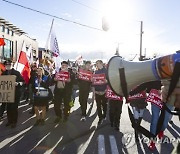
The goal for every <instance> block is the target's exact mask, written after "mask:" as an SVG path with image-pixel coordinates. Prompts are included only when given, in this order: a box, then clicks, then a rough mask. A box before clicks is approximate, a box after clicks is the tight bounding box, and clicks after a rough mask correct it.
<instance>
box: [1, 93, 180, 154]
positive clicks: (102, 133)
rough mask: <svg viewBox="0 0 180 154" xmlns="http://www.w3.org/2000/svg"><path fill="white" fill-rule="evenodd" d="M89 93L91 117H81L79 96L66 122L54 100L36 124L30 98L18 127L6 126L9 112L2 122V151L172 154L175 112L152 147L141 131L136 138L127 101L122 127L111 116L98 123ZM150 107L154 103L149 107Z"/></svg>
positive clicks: (179, 134) (179, 136)
mask: <svg viewBox="0 0 180 154" xmlns="http://www.w3.org/2000/svg"><path fill="white" fill-rule="evenodd" d="M91 95H92V93H90V95H89V101H88V110H87V111H88V113H87V115H88V116H87V120H86V121H85V122H82V121H80V118H81V111H80V106H79V102H78V97H76V100H75V104H74V107H73V108H72V109H71V114H70V117H69V120H68V121H67V122H66V123H63V122H61V123H59V124H55V123H54V119H55V113H54V108H53V104H50V106H49V111H48V112H47V118H46V123H45V125H44V126H36V127H33V124H34V123H35V116H32V115H30V114H29V111H30V110H31V106H30V105H29V104H28V102H21V104H20V105H19V119H18V124H17V127H16V128H14V129H12V128H9V127H5V124H6V123H7V119H6V114H4V117H3V119H2V121H1V122H0V132H1V133H0V153H1V154H6V153H7V154H15V153H17V154H27V153H30V154H42V153H45V154H50V153H52V154H83V153H85V154H118V153H120V154H121V153H130V154H136V153H140V154H142V153H162V154H169V153H171V152H172V151H173V148H174V147H175V146H177V144H178V143H179V142H180V127H179V126H180V122H179V119H178V117H177V116H173V118H172V120H173V124H169V126H168V128H167V129H166V131H165V138H166V139H167V138H169V140H164V141H161V142H162V143H161V144H160V141H159V143H158V144H156V148H157V149H156V150H155V151H153V152H151V151H149V149H148V142H149V139H148V138H146V137H144V136H142V135H140V143H139V144H136V143H135V140H134V130H133V128H132V126H131V124H130V120H129V116H128V112H127V105H126V104H123V111H122V115H121V122H120V131H116V130H115V129H114V128H112V127H111V126H110V122H109V117H108V114H107V120H105V121H103V124H102V125H100V126H97V123H98V117H97V112H96V102H92V100H91V99H90V98H91V97H92V96H91ZM147 108H150V105H149V106H148V107H147ZM150 120H151V113H150V112H149V111H148V110H146V111H145V113H144V118H143V121H142V123H141V125H142V126H144V127H145V128H146V129H148V130H149V126H150V123H149V122H150Z"/></svg>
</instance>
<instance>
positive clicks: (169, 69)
mask: <svg viewBox="0 0 180 154" xmlns="http://www.w3.org/2000/svg"><path fill="white" fill-rule="evenodd" d="M176 62H180V53H175V54H172V55H167V56H163V57H160V58H156V59H154V60H147V61H141V62H131V61H125V60H123V59H122V58H121V57H119V56H114V57H112V58H111V59H110V60H109V62H108V82H109V86H110V87H111V89H112V90H113V91H114V92H115V93H116V94H117V95H121V96H124V93H123V92H124V90H123V84H126V90H127V92H129V91H130V90H132V89H133V88H135V87H136V86H137V85H140V84H141V83H144V82H148V81H154V80H161V79H170V78H171V76H172V73H173V69H174V65H175V63H176ZM179 69H180V68H179ZM124 81H126V82H124Z"/></svg>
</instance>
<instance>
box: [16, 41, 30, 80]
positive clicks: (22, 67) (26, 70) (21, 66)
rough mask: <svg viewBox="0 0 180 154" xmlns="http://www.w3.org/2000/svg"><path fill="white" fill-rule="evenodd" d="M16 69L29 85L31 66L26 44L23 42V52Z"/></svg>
mask: <svg viewBox="0 0 180 154" xmlns="http://www.w3.org/2000/svg"><path fill="white" fill-rule="evenodd" d="M15 69H16V70H17V71H19V72H20V73H21V75H22V77H23V79H24V80H25V83H26V84H28V83H29V78H30V66H29V62H28V58H27V55H26V44H25V42H23V46H22V50H21V51H20V54H19V59H18V61H17V66H16V68H15Z"/></svg>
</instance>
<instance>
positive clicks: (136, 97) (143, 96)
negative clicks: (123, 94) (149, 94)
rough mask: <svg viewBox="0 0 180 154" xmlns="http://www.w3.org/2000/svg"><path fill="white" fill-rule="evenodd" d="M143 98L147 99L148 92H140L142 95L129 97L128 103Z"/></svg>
mask: <svg viewBox="0 0 180 154" xmlns="http://www.w3.org/2000/svg"><path fill="white" fill-rule="evenodd" d="M141 98H146V92H145V91H143V92H140V93H137V94H135V95H132V96H131V95H129V96H128V101H132V100H136V99H141Z"/></svg>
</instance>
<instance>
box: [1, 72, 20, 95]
mask: <svg viewBox="0 0 180 154" xmlns="http://www.w3.org/2000/svg"><path fill="white" fill-rule="evenodd" d="M2 75H15V76H16V82H23V83H24V79H23V77H22V75H21V74H20V73H19V72H18V71H16V70H15V69H14V68H12V69H11V70H9V71H8V70H6V71H4V72H3V73H2ZM21 87H22V86H21V85H20V84H19V85H18V86H16V88H15V97H18V98H20V96H21V91H20V90H21Z"/></svg>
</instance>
